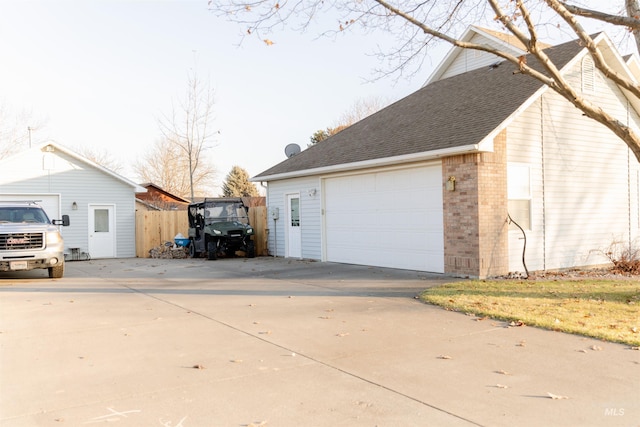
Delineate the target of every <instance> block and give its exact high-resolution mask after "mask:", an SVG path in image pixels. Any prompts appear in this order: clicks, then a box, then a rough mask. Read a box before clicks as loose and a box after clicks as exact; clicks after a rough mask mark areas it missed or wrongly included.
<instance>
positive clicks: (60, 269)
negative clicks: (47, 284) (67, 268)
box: [47, 263, 64, 279]
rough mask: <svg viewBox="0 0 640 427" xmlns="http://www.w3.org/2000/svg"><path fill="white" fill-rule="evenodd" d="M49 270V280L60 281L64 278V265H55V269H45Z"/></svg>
mask: <svg viewBox="0 0 640 427" xmlns="http://www.w3.org/2000/svg"><path fill="white" fill-rule="evenodd" d="M47 270H49V278H50V279H61V278H62V276H64V263H63V264H60V265H56V266H55V267H49V268H47Z"/></svg>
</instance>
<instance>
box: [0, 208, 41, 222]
mask: <svg viewBox="0 0 640 427" xmlns="http://www.w3.org/2000/svg"><path fill="white" fill-rule="evenodd" d="M25 222H26V223H38V224H49V218H48V217H47V214H45V213H44V211H43V210H42V209H40V208H30V207H8V206H0V223H5V224H6V223H25Z"/></svg>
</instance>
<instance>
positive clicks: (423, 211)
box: [323, 163, 444, 273]
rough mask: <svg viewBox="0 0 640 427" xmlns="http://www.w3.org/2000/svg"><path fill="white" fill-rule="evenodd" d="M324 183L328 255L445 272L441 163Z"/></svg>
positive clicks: (346, 260)
mask: <svg viewBox="0 0 640 427" xmlns="http://www.w3.org/2000/svg"><path fill="white" fill-rule="evenodd" d="M323 185H324V194H325V203H324V205H325V209H324V210H325V217H324V230H325V254H326V260H327V261H331V262H343V263H350V264H363V265H372V266H379V267H390V268H401V269H408V270H419V271H430V272H437V273H443V272H444V241H443V235H444V234H443V207H442V166H441V164H440V163H438V164H434V165H429V166H422V167H412V168H404V169H395V170H382V171H377V172H368V173H362V174H355V175H348V176H340V177H334V178H326V179H325V180H324V184H323Z"/></svg>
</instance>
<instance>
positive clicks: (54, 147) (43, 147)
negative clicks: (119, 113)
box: [0, 142, 147, 193]
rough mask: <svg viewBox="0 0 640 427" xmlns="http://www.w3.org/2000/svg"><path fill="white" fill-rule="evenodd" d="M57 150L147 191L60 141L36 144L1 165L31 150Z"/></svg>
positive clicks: (141, 191) (5, 160) (131, 185)
mask: <svg viewBox="0 0 640 427" xmlns="http://www.w3.org/2000/svg"><path fill="white" fill-rule="evenodd" d="M56 150H57V151H60V152H62V153H64V154H66V155H67V156H70V157H72V158H73V159H75V160H77V161H79V162H82V163H85V164H87V165H88V166H90V167H92V168H94V169H97V170H98V171H100V172H102V173H104V174H105V175H108V176H111V177H112V178H115V179H116V180H118V181H121V182H122V183H124V184H125V185H128V186H130V187H133V188H134V189H135V192H137V193H144V192H146V191H147V190H146V188H143V187H140V186H139V185H138V184H136V183H135V182H133V181H130V180H128V179H127V178H125V177H123V176H122V175H119V174H117V173H115V172H113V171H110V170H109V169H107V168H105V167H103V166H100V165H99V164H97V163H95V162H93V161H91V160H89V159H87V158H86V157H84V156H81V155H80V154H78V153H76V152H74V151H72V150H70V149H68V148H66V147H64V146H62V145H60V144H58V143H54V142H46V143H43V144H39V145H36V146H34V147H31V148H29V149H27V150H25V151H22V152H19V153H17V154H15V155H13V156H9V157H7V158H5V159H2V160H0V165H2V163H4V162H14V161H16V159H18V158H20V157H22V156H24V155H25V154H26V153H30V152H37V151H42V152H48V153H55V152H56Z"/></svg>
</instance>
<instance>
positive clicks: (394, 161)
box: [249, 143, 493, 182]
mask: <svg viewBox="0 0 640 427" xmlns="http://www.w3.org/2000/svg"><path fill="white" fill-rule="evenodd" d="M492 151H493V144H486V143H479V144H471V145H463V146H460V147H454V148H444V149H441V150H433V151H426V152H423V153H418V154H415V153H413V154H405V155H402V156H394V157H384V158H381V159H373V160H364V161H361V162H353V163H341V164H338V165H331V166H322V167H318V168H312V169H304V170H297V171H291V172H283V173H276V174H273V175H257V176H255V177H253V178H251V179H249V181H251V182H264V181H267V182H268V181H279V180H283V179H289V178H301V177H306V176H313V175H326V174H330V173H339V172H347V171H349V172H350V171H354V170H359V169H370V168H377V167H383V166H395V165H400V164H405V163H415V162H424V161H428V160H437V159H441V158H443V157H449V156H455V155H460V154H469V153H480V152H492Z"/></svg>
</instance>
